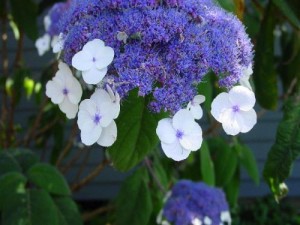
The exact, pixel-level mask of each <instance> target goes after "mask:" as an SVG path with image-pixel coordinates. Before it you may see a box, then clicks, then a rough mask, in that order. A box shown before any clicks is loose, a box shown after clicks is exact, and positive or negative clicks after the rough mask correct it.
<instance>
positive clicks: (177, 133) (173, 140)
mask: <svg viewBox="0 0 300 225" xmlns="http://www.w3.org/2000/svg"><path fill="white" fill-rule="evenodd" d="M156 134H157V135H158V137H159V139H160V141H161V146H162V149H163V151H164V153H165V154H166V155H167V157H169V158H172V159H173V160H175V161H180V160H183V159H186V158H187V157H188V156H189V154H190V152H191V151H196V150H198V149H199V148H200V147H201V144H202V129H201V127H200V126H199V124H197V123H196V122H195V120H194V117H193V115H192V113H191V112H190V111H188V110H187V109H181V110H179V111H178V112H177V113H176V114H175V115H174V117H173V119H169V118H167V119H162V120H160V121H159V122H158V126H157V128H156Z"/></svg>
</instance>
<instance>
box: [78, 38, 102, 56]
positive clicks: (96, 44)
mask: <svg viewBox="0 0 300 225" xmlns="http://www.w3.org/2000/svg"><path fill="white" fill-rule="evenodd" d="M104 46H105V44H104V42H103V41H102V40H100V39H94V40H92V41H89V42H88V43H86V44H85V45H84V46H83V48H82V50H83V51H86V52H89V53H90V54H91V55H92V56H96V54H97V52H99V51H100V50H101V49H102V48H103V47H104Z"/></svg>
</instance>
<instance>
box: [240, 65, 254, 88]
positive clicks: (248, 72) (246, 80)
mask: <svg viewBox="0 0 300 225" xmlns="http://www.w3.org/2000/svg"><path fill="white" fill-rule="evenodd" d="M242 73H243V74H242V77H241V78H240V84H241V85H242V86H244V87H246V88H249V89H250V90H252V87H251V84H250V82H249V79H250V76H251V75H252V74H253V70H252V64H250V65H249V66H248V67H247V68H244V69H243V72H242Z"/></svg>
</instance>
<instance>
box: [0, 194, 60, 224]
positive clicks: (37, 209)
mask: <svg viewBox="0 0 300 225" xmlns="http://www.w3.org/2000/svg"><path fill="white" fill-rule="evenodd" d="M1 222H2V223H1V224H2V225H16V224H18V225H41V224H43V225H59V223H58V217H57V214H56V208H55V205H54V202H53V201H52V199H51V197H50V195H49V194H48V193H47V192H46V191H44V190H29V191H28V192H27V193H25V194H17V195H15V196H14V197H13V198H11V201H10V203H9V204H7V205H5V207H4V210H3V211H2V221H1Z"/></svg>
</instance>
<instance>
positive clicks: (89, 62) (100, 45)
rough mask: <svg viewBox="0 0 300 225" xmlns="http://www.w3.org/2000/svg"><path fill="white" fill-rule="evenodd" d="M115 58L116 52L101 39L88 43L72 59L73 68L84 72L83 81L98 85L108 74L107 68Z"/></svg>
mask: <svg viewBox="0 0 300 225" xmlns="http://www.w3.org/2000/svg"><path fill="white" fill-rule="evenodd" d="M113 58H114V50H113V49H112V48H111V47H108V46H105V45H104V42H103V41H101V40H100V39H94V40H93V41H90V42H88V43H86V44H85V45H84V46H83V49H82V50H81V51H79V52H77V53H76V54H75V55H74V56H73V58H72V66H73V67H75V68H76V69H77V70H79V71H82V77H83V80H84V81H85V82H86V83H88V84H98V83H99V82H100V81H101V80H102V79H103V77H104V76H105V75H106V73H107V66H108V65H109V64H111V62H112V61H113Z"/></svg>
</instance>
